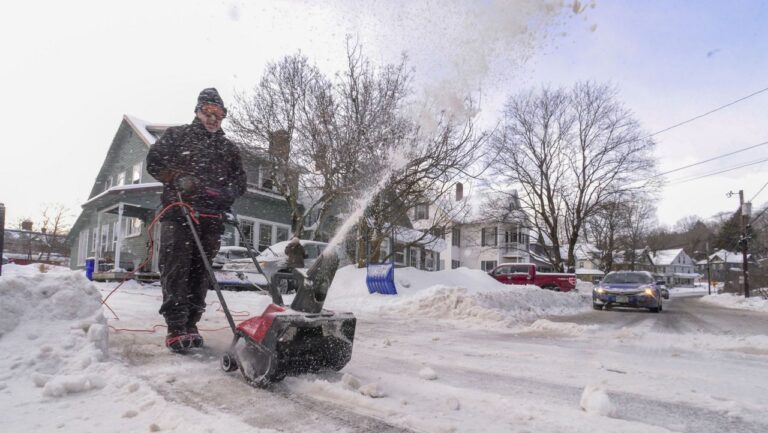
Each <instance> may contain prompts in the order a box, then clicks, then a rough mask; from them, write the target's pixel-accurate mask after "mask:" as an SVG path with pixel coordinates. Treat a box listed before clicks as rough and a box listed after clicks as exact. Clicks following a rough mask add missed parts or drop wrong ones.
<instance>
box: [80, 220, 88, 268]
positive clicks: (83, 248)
mask: <svg viewBox="0 0 768 433" xmlns="http://www.w3.org/2000/svg"><path fill="white" fill-rule="evenodd" d="M88 231H89V230H88V229H85V230H82V231H81V232H80V235H79V237H78V239H77V264H78V265H85V258H86V256H87V255H88Z"/></svg>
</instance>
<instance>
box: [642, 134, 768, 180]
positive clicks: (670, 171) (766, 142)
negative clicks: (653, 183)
mask: <svg viewBox="0 0 768 433" xmlns="http://www.w3.org/2000/svg"><path fill="white" fill-rule="evenodd" d="M766 144H768V141H764V142H762V143H758V144H755V145H752V146H748V147H745V148H742V149H738V150H734V151H733V152H728V153H724V154H722V155H718V156H715V157H712V158H709V159H705V160H704V161H699V162H694V163H693V164H688V165H684V166H682V167H678V168H675V169H672V170H669V171H665V172H663V173H659V174H657V175H654V176H651V179H654V178H657V177H661V176H666V175H668V174H670V173H675V172H677V171H680V170H685V169H686V168H691V167H696V166H697V165H701V164H706V163H708V162H712V161H715V160H718V159H720V158H725V157H727V156H731V155H735V154H737V153H741V152H745V151H747V150H751V149H754V148H756V147H760V146H765V145H766Z"/></svg>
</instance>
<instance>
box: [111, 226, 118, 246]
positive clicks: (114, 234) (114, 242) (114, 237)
mask: <svg viewBox="0 0 768 433" xmlns="http://www.w3.org/2000/svg"><path fill="white" fill-rule="evenodd" d="M112 251H117V221H115V222H113V223H112Z"/></svg>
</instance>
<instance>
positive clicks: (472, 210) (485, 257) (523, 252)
mask: <svg viewBox="0 0 768 433" xmlns="http://www.w3.org/2000/svg"><path fill="white" fill-rule="evenodd" d="M463 190H464V186H463V185H462V184H457V193H456V197H455V202H458V203H460V204H461V206H460V212H455V213H454V215H453V216H452V222H451V228H450V231H448V230H446V233H445V241H446V249H445V252H444V253H443V256H442V259H443V260H444V262H445V266H446V268H447V267H448V266H449V265H450V267H451V269H455V268H458V267H462V266H463V267H467V268H470V269H481V270H483V271H490V270H491V269H493V268H494V267H496V265H498V264H499V263H528V262H530V261H531V255H530V253H529V249H528V247H529V244H530V233H531V230H530V224H528V218H527V216H526V215H525V213H524V212H523V211H522V209H521V208H520V202H519V199H518V198H517V194H516V193H515V192H514V191H513V192H511V193H501V192H498V191H492V190H490V189H489V188H486V187H483V186H482V185H480V186H478V187H475V188H471V189H470V190H469V193H468V194H466V195H465V194H464V191H463ZM449 245H450V246H449Z"/></svg>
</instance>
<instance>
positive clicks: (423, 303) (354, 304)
mask: <svg viewBox="0 0 768 433" xmlns="http://www.w3.org/2000/svg"><path fill="white" fill-rule="evenodd" d="M365 278H366V270H365V269H356V268H354V267H353V266H347V267H344V268H341V269H339V271H338V272H337V273H336V278H335V279H334V281H333V285H332V286H331V289H330V290H329V292H328V299H327V301H326V306H327V307H328V308H331V309H337V310H339V309H347V310H351V311H354V312H355V313H375V314H381V313H385V314H394V315H411V316H420V317H429V318H435V319H453V320H465V321H471V322H475V323H478V324H483V325H499V324H501V325H509V324H510V323H517V322H521V321H529V320H535V319H536V318H539V317H543V316H548V315H568V314H577V313H580V312H583V311H587V310H589V308H590V304H589V302H588V301H587V300H586V297H585V296H579V295H578V294H576V293H558V292H552V291H548V290H542V289H540V288H538V287H535V286H513V285H507V284H503V283H500V282H498V281H496V280H495V279H493V278H491V277H489V276H488V274H486V273H485V272H483V271H480V270H472V269H467V268H459V269H451V270H444V271H437V272H427V271H420V270H417V269H414V268H402V269H400V268H398V269H396V270H395V284H396V286H397V291H398V295H396V296H392V295H381V294H369V293H368V289H367V288H366V285H365Z"/></svg>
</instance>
